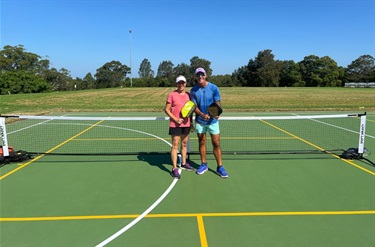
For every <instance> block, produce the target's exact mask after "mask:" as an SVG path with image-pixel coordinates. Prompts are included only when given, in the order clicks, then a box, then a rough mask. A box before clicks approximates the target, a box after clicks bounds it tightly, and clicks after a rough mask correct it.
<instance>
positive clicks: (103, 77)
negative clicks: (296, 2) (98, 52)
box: [95, 60, 130, 88]
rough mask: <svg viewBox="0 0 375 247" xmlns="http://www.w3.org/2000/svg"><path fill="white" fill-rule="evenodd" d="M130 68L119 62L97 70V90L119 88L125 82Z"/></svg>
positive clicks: (113, 62)
mask: <svg viewBox="0 0 375 247" xmlns="http://www.w3.org/2000/svg"><path fill="white" fill-rule="evenodd" d="M129 71H130V68H129V67H128V66H126V65H123V64H121V63H120V62H119V61H114V60H113V61H111V62H108V63H105V64H104V65H103V66H102V67H100V68H99V69H97V70H96V74H95V77H96V88H110V87H119V86H121V85H122V83H123V82H124V81H125V78H126V74H127V73H128V72H129Z"/></svg>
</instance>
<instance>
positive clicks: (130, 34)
mask: <svg viewBox="0 0 375 247" xmlns="http://www.w3.org/2000/svg"><path fill="white" fill-rule="evenodd" d="M129 37H130V87H132V86H133V78H132V30H131V29H130V30H129Z"/></svg>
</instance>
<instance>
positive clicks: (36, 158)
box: [0, 120, 104, 181]
mask: <svg viewBox="0 0 375 247" xmlns="http://www.w3.org/2000/svg"><path fill="white" fill-rule="evenodd" d="M103 121H104V120H101V121H99V122H97V123H95V124H93V125H91V126H89V127H88V128H86V129H84V130H82V131H81V132H79V133H78V134H76V135H74V136H72V137H70V138H69V139H67V140H65V141H63V142H61V143H60V144H58V145H56V146H55V147H53V148H51V149H50V150H48V151H47V152H46V153H45V154H41V155H39V156H37V157H35V158H33V159H31V160H30V161H28V162H26V163H25V164H23V165H21V166H19V167H17V168H15V169H13V170H11V171H10V172H8V173H6V174H4V175H2V176H0V181H1V180H3V179H4V178H6V177H8V176H10V175H11V174H13V173H15V172H17V171H19V170H21V169H22V168H24V167H26V166H28V165H30V164H32V163H33V162H35V161H37V160H39V159H40V158H42V157H44V156H45V155H47V154H48V153H51V152H53V151H54V150H56V149H58V148H59V147H61V146H62V145H64V144H66V143H68V142H70V141H72V140H73V139H74V138H76V137H78V136H80V135H82V134H83V133H85V132H87V131H89V130H90V129H92V128H94V127H95V126H96V125H98V124H100V123H101V122H103Z"/></svg>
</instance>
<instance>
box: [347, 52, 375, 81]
mask: <svg viewBox="0 0 375 247" xmlns="http://www.w3.org/2000/svg"><path fill="white" fill-rule="evenodd" d="M345 73H346V78H347V80H348V81H349V82H374V81H375V59H374V57H372V56H370V55H363V56H360V57H359V58H357V59H356V60H354V61H353V62H352V63H351V64H349V65H348V67H347V68H346V70H345Z"/></svg>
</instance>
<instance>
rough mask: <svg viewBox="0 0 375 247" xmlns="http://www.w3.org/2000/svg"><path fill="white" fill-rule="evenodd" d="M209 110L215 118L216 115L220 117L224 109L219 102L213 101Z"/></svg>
mask: <svg viewBox="0 0 375 247" xmlns="http://www.w3.org/2000/svg"><path fill="white" fill-rule="evenodd" d="M207 112H208V114H209V115H210V116H211V117H213V118H215V117H218V116H220V114H221V113H223V109H222V108H221V106H219V105H218V104H217V103H215V102H214V103H212V104H211V105H210V106H209V107H208V108H207Z"/></svg>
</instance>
